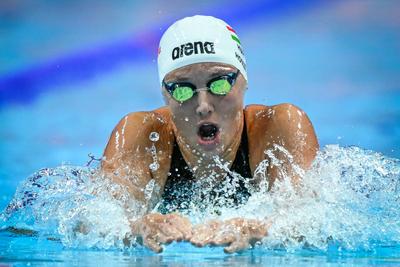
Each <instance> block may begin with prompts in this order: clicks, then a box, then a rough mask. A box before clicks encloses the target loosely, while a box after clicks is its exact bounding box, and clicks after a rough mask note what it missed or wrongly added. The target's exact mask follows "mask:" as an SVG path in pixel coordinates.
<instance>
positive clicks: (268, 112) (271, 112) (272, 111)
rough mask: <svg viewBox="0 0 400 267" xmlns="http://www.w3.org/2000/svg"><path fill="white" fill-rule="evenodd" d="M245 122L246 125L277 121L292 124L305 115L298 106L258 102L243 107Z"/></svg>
mask: <svg viewBox="0 0 400 267" xmlns="http://www.w3.org/2000/svg"><path fill="white" fill-rule="evenodd" d="M244 113H245V118H246V123H247V125H248V127H251V128H253V127H265V126H267V125H266V124H271V123H279V124H281V126H283V125H282V124H292V123H294V122H297V121H300V120H301V119H302V117H303V116H305V117H306V116H307V115H306V114H305V112H304V111H303V110H301V109H300V108H299V107H297V106H295V105H293V104H290V103H282V104H278V105H273V106H265V105H259V104H252V105H248V106H246V107H245V109H244Z"/></svg>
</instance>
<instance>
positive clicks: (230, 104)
mask: <svg viewBox="0 0 400 267" xmlns="http://www.w3.org/2000/svg"><path fill="white" fill-rule="evenodd" d="M218 107H219V109H220V112H221V113H220V114H222V116H223V117H224V118H227V119H228V118H235V117H236V115H237V113H238V112H239V111H241V110H242V109H243V96H242V95H240V94H229V95H227V96H225V97H224V98H223V99H222V101H221V102H220V104H219V105H218Z"/></svg>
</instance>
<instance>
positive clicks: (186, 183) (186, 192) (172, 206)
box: [158, 126, 251, 213]
mask: <svg viewBox="0 0 400 267" xmlns="http://www.w3.org/2000/svg"><path fill="white" fill-rule="evenodd" d="M231 171H232V172H234V173H237V174H239V175H240V176H239V177H240V178H239V179H236V183H237V185H236V186H233V187H234V190H235V192H234V194H232V195H230V196H229V198H230V202H231V203H233V205H235V206H238V205H240V204H242V203H244V202H245V201H247V199H248V198H249V196H250V192H249V188H248V183H247V181H246V180H244V179H248V178H251V170H250V165H249V155H248V144H247V133H246V126H244V128H243V133H242V138H241V143H240V145H239V148H238V151H237V153H236V157H235V160H234V161H233V164H232V166H231ZM169 174H170V175H169V176H168V179H167V181H166V184H165V188H164V192H163V195H162V200H161V202H160V205H159V207H158V210H159V211H160V212H161V213H170V212H174V211H182V210H185V209H188V208H189V205H190V203H191V202H192V201H193V195H195V194H196V193H197V194H198V193H200V195H201V194H202V193H203V195H202V196H201V197H200V199H199V200H200V201H201V200H202V198H204V197H210V196H211V197H212V198H216V197H221V193H219V192H218V185H217V186H214V188H213V189H212V190H211V191H207V190H204V187H203V188H202V187H198V186H197V187H196V183H195V180H194V177H193V173H192V172H191V170H190V168H189V166H188V165H187V164H186V162H185V160H184V159H183V156H182V153H181V151H180V150H179V146H178V144H177V143H176V141H175V142H174V147H173V153H172V160H171V167H170V171H169ZM228 177H229V178H228V179H227V182H232V181H233V179H234V177H232V175H230V174H228ZM243 178H244V179H243ZM219 188H220V186H219ZM204 191H205V193H204ZM204 194H207V196H205V195H204Z"/></svg>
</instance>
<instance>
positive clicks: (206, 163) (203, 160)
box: [173, 119, 245, 180]
mask: <svg viewBox="0 0 400 267" xmlns="http://www.w3.org/2000/svg"><path fill="white" fill-rule="evenodd" d="M243 125H244V123H243V119H242V120H241V123H240V125H239V127H238V128H237V132H236V133H235V134H234V135H233V139H232V141H231V142H230V143H229V144H227V145H225V146H223V147H222V148H218V149H216V150H215V151H214V152H215V153H211V152H208V153H203V152H201V151H198V150H196V149H194V148H192V147H191V146H189V145H187V143H186V142H185V139H184V138H183V137H182V136H181V135H180V134H179V131H177V130H176V128H175V127H173V129H174V133H175V137H176V142H177V144H178V146H179V150H180V151H181V154H182V156H183V159H184V160H185V162H186V164H187V165H188V166H189V168H190V169H191V171H192V172H193V176H194V178H195V179H196V180H201V179H202V178H207V177H216V178H221V179H222V178H224V177H225V176H226V173H227V172H226V171H225V170H223V169H222V168H221V167H219V166H218V164H216V159H215V158H217V159H218V160H219V161H220V162H221V164H226V163H228V168H229V169H230V168H231V166H232V163H233V161H234V160H235V158H236V153H237V151H238V149H239V146H240V143H241V141H242V140H241V139H242V138H241V137H242V131H243V130H245V129H243ZM193 151H195V152H193Z"/></svg>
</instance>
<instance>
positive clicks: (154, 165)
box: [149, 162, 160, 171]
mask: <svg viewBox="0 0 400 267" xmlns="http://www.w3.org/2000/svg"><path fill="white" fill-rule="evenodd" d="M149 168H150V170H152V171H156V170H158V168H160V164H158V162H153V163H151V164H150V165H149Z"/></svg>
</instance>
